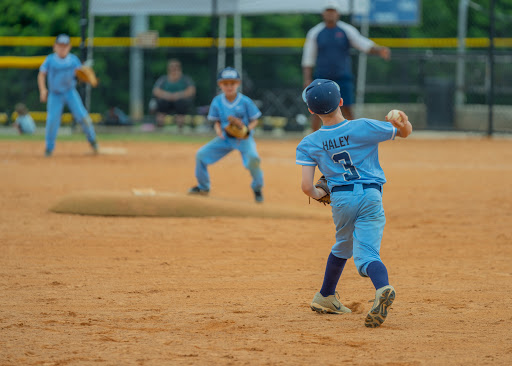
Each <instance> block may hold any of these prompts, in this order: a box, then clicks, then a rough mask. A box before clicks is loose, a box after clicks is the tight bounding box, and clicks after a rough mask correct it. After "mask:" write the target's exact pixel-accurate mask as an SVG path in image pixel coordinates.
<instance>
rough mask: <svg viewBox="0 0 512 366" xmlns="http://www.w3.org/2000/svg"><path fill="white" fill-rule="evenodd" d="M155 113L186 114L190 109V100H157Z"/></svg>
mask: <svg viewBox="0 0 512 366" xmlns="http://www.w3.org/2000/svg"><path fill="white" fill-rule="evenodd" d="M156 102H157V107H156V111H157V113H163V114H187V113H188V112H189V111H190V109H191V107H192V100H191V99H178V100H175V101H172V102H171V101H168V100H163V99H157V100H156Z"/></svg>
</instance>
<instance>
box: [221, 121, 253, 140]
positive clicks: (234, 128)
mask: <svg viewBox="0 0 512 366" xmlns="http://www.w3.org/2000/svg"><path fill="white" fill-rule="evenodd" d="M228 121H229V125H227V126H226V128H225V130H226V133H227V135H228V136H230V137H235V138H237V139H246V138H247V137H249V129H248V128H247V126H246V125H245V124H244V123H243V122H242V120H241V119H240V118H236V117H234V116H229V117H228Z"/></svg>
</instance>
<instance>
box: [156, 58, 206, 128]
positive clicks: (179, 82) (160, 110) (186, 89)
mask: <svg viewBox="0 0 512 366" xmlns="http://www.w3.org/2000/svg"><path fill="white" fill-rule="evenodd" d="M195 95H196V87H195V85H194V81H193V80H192V79H191V78H189V77H188V76H186V75H183V72H182V69H181V62H180V61H178V60H176V59H171V60H169V62H168V63H167V75H163V76H161V77H160V78H159V79H158V80H157V81H156V83H155V86H154V87H153V96H154V97H155V98H156V102H157V108H156V123H157V126H160V127H162V126H163V125H164V121H165V116H166V115H167V114H176V124H177V125H178V128H179V129H180V130H181V129H182V128H183V125H184V123H185V115H186V114H187V113H188V112H189V111H190V108H191V107H192V102H193V98H194V96H195Z"/></svg>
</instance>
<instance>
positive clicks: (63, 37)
mask: <svg viewBox="0 0 512 366" xmlns="http://www.w3.org/2000/svg"><path fill="white" fill-rule="evenodd" d="M55 43H57V44H70V43H71V40H70V38H69V36H68V35H67V34H59V35H58V36H57V38H55Z"/></svg>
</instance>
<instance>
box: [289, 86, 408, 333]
mask: <svg viewBox="0 0 512 366" xmlns="http://www.w3.org/2000/svg"><path fill="white" fill-rule="evenodd" d="M302 96H303V99H304V101H305V102H306V104H307V105H308V108H309V110H310V112H311V113H312V114H313V113H314V114H316V115H318V116H319V117H320V118H321V119H322V122H323V126H322V127H321V128H320V129H319V130H318V131H316V132H314V133H312V134H310V135H308V136H306V137H305V138H304V139H303V140H302V141H301V142H300V143H299V145H298V146H297V151H296V163H297V164H298V165H301V166H302V190H303V191H304V193H305V194H306V195H308V196H310V197H312V198H314V199H319V198H321V197H323V196H325V195H326V194H328V193H329V192H325V191H323V190H322V189H320V188H317V187H315V184H314V183H313V180H314V174H315V167H316V166H318V168H319V169H320V171H321V172H322V173H323V174H324V176H325V178H326V179H327V181H328V187H329V190H330V195H331V197H330V198H331V206H332V217H333V220H334V224H335V226H336V243H335V244H334V245H333V247H332V250H331V253H330V255H329V258H328V260H327V266H326V269H325V276H324V282H323V285H322V288H321V290H320V292H318V293H317V294H316V295H315V297H314V298H313V301H312V303H311V309H312V310H314V311H317V312H319V313H331V314H343V313H350V312H351V310H350V309H348V308H346V307H345V306H343V304H341V302H340V301H339V295H338V293H337V292H336V285H337V284H338V281H339V278H340V276H341V272H342V271H343V268H344V266H345V263H346V262H347V259H349V258H350V257H352V255H353V256H354V264H355V265H356V268H357V270H358V272H359V274H360V275H361V276H363V277H370V279H371V280H372V283H373V285H374V286H375V290H376V294H375V301H374V303H373V306H372V308H371V309H370V311H369V312H368V315H367V317H366V319H365V325H366V326H367V327H371V328H374V327H378V326H380V325H381V324H382V323H383V322H384V320H385V319H386V317H387V314H388V308H389V306H390V305H391V304H392V303H393V300H394V299H395V289H394V288H393V286H390V285H389V281H388V273H387V269H386V267H385V266H384V264H383V263H382V261H381V259H380V254H379V252H380V243H381V240H382V234H383V231H384V225H385V223H386V218H385V216H384V209H383V207H382V186H383V184H384V183H386V178H385V177H384V172H383V170H382V168H381V167H380V164H379V156H378V145H379V143H380V142H383V141H386V140H393V139H394V138H395V136H400V137H402V138H405V137H407V136H409V134H410V133H411V132H412V126H411V124H410V122H409V120H408V118H407V116H406V115H405V113H403V112H401V111H400V116H401V118H399V119H396V120H389V121H388V122H381V121H376V120H371V119H365V118H362V119H356V120H353V121H348V120H346V119H345V117H344V116H343V114H342V112H341V110H340V108H339V106H341V105H343V99H341V95H340V89H339V87H338V85H337V84H336V83H335V82H333V81H332V80H326V79H316V80H314V81H313V82H312V83H311V84H310V85H309V86H307V87H306V89H304V92H303V94H302ZM386 120H387V117H386Z"/></svg>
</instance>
